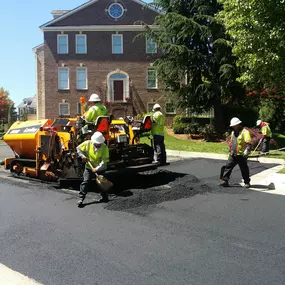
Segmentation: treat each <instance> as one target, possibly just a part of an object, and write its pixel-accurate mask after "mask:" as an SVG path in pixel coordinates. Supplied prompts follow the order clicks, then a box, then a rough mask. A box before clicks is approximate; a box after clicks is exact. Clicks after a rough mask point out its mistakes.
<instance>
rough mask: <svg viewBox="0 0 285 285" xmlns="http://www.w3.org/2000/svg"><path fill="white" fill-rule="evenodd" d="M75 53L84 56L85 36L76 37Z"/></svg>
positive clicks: (85, 47) (85, 48) (85, 51)
mask: <svg viewBox="0 0 285 285" xmlns="http://www.w3.org/2000/svg"><path fill="white" fill-rule="evenodd" d="M76 53H77V54H86V53H87V36H86V35H76Z"/></svg>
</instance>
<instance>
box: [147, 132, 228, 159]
mask: <svg viewBox="0 0 285 285" xmlns="http://www.w3.org/2000/svg"><path fill="white" fill-rule="evenodd" d="M141 142H143V143H147V144H150V143H149V139H147V138H142V139H141ZM165 146H166V148H167V149H171V150H182V151H191V152H212V153H221V154H227V153H228V146H227V144H226V143H212V142H196V141H191V140H181V139H177V138H175V137H173V136H170V135H169V134H167V133H165Z"/></svg>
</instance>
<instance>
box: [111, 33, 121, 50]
mask: <svg viewBox="0 0 285 285" xmlns="http://www.w3.org/2000/svg"><path fill="white" fill-rule="evenodd" d="M114 37H120V38H121V46H122V52H121V53H114V51H113V46H114ZM123 42H124V40H123V35H122V34H113V35H112V54H123V53H124V44H123Z"/></svg>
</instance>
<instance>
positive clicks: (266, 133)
mask: <svg viewBox="0 0 285 285" xmlns="http://www.w3.org/2000/svg"><path fill="white" fill-rule="evenodd" d="M256 126H257V127H260V131H261V134H262V138H261V140H262V141H261V143H262V145H261V153H262V154H266V153H268V152H269V143H270V140H271V137H272V132H271V129H270V127H269V124H268V123H266V122H262V121H261V120H258V121H257V122H256Z"/></svg>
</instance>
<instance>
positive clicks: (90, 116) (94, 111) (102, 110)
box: [84, 94, 108, 124]
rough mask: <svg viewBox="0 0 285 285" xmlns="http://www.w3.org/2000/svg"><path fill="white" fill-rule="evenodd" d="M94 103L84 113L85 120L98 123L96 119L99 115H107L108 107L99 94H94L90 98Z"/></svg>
mask: <svg viewBox="0 0 285 285" xmlns="http://www.w3.org/2000/svg"><path fill="white" fill-rule="evenodd" d="M88 102H90V104H91V105H92V106H91V107H90V108H89V109H88V111H87V112H86V113H85V114H84V118H85V121H86V122H87V123H92V124H95V123H96V119H97V118H98V117H99V116H107V115H108V111H107V108H106V107H105V106H104V105H103V104H102V103H101V99H100V97H99V95H98V94H92V95H91V96H90V98H89V100H88Z"/></svg>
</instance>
